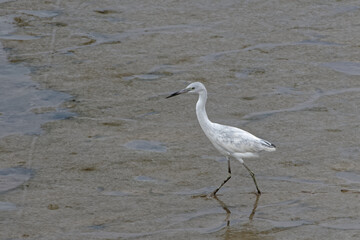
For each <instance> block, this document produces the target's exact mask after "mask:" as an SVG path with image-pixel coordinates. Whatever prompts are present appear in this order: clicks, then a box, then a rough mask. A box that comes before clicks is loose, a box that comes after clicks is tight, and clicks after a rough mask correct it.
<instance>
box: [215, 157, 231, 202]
mask: <svg viewBox="0 0 360 240" xmlns="http://www.w3.org/2000/svg"><path fill="white" fill-rule="evenodd" d="M226 158H227V160H228V173H229V175H228V177H227V178H226V179H225V180H224V182H223V183H222V184H221V185H220V187H218V188H217V189H215V191H213V192H212V193H211V194H210V196H212V197H214V196H215V195H216V193H217V192H218V191H219V190H220V188H221V187H222V186H224V184H225V183H227V181H229V180H230V178H231V168H230V158H229V157H226Z"/></svg>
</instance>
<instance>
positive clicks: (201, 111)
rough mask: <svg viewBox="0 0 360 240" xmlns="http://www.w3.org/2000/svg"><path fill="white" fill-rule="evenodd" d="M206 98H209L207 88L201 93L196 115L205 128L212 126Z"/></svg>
mask: <svg viewBox="0 0 360 240" xmlns="http://www.w3.org/2000/svg"><path fill="white" fill-rule="evenodd" d="M206 100H207V92H206V90H205V91H202V92H200V93H199V99H198V101H197V103H196V115H197V118H198V120H199V123H200V126H201V128H202V129H203V130H204V128H208V127H210V125H211V124H212V122H211V121H210V120H209V118H208V116H207V113H206V109H205V104H206Z"/></svg>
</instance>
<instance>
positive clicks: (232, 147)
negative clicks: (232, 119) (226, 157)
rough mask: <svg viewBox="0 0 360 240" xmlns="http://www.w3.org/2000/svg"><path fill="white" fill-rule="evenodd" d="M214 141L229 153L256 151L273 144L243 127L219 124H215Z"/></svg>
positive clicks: (270, 146)
mask: <svg viewBox="0 0 360 240" xmlns="http://www.w3.org/2000/svg"><path fill="white" fill-rule="evenodd" d="M212 138H213V143H214V144H217V145H219V146H221V147H222V148H223V149H224V150H226V151H228V152H229V153H256V152H260V151H262V150H267V148H272V146H273V145H272V144H271V143H270V142H268V141H265V140H263V139H261V138H258V137H256V136H254V135H252V134H251V133H249V132H246V131H244V130H242V129H239V128H235V127H231V126H224V125H220V124H217V125H215V126H214V135H213V136H212Z"/></svg>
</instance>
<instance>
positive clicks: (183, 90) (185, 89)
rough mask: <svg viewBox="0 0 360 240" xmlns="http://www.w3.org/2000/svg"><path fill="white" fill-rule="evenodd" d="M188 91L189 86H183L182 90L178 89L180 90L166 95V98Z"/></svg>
mask: <svg viewBox="0 0 360 240" xmlns="http://www.w3.org/2000/svg"><path fill="white" fill-rule="evenodd" d="M188 91H190V89H189V88H184V89H182V90H180V91H177V92H174V93H173V94H171V95H169V96H167V97H166V98H171V97H175V96H177V95H180V94H182V93H187V92H188Z"/></svg>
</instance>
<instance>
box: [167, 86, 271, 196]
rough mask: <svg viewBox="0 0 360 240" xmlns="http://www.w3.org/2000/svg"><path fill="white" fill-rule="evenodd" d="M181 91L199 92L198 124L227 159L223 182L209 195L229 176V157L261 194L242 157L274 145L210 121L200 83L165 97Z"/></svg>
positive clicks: (247, 133)
mask: <svg viewBox="0 0 360 240" xmlns="http://www.w3.org/2000/svg"><path fill="white" fill-rule="evenodd" d="M183 93H198V94H199V99H198V101H197V103H196V115H197V118H198V120H199V123H200V126H201V128H202V130H203V131H204V133H205V135H206V136H207V137H208V138H209V140H210V141H211V143H212V144H213V145H214V146H215V148H216V149H217V150H218V151H219V152H220V153H221V154H223V155H224V156H225V157H226V159H227V161H228V173H229V175H228V177H227V178H226V179H225V180H224V182H223V183H222V184H221V185H220V186H219V187H218V188H217V189H215V191H213V192H212V194H211V196H215V195H216V193H217V192H218V191H219V190H220V188H221V187H222V186H223V185H224V184H225V183H226V182H227V181H229V179H230V178H231V168H230V157H233V158H235V159H237V160H239V162H240V163H242V164H243V165H244V167H245V168H246V169H247V170H248V171H249V173H250V176H251V177H252V179H253V180H254V183H255V186H256V190H257V192H258V194H261V192H260V190H259V187H258V185H257V183H256V179H255V174H254V173H253V172H252V171H251V170H250V169H249V168H248V167H247V166H246V165H245V163H244V160H243V158H249V157H257V156H258V154H257V153H258V152H261V151H268V152H272V151H275V150H276V147H275V145H274V144H272V143H270V142H268V141H266V140H264V139H261V138H258V137H256V136H254V135H252V134H251V133H249V132H246V131H244V130H242V129H239V128H236V127H231V126H226V125H221V124H218V123H213V122H211V121H210V120H209V118H208V116H207V114H206V110H205V104H206V100H207V91H206V88H205V86H204V85H203V84H202V83H200V82H194V83H191V84H190V85H189V86H187V87H186V88H184V89H182V90H180V91H177V92H175V93H173V94H171V95H170V96H168V97H166V98H170V97H174V96H177V95H179V94H183Z"/></svg>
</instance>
